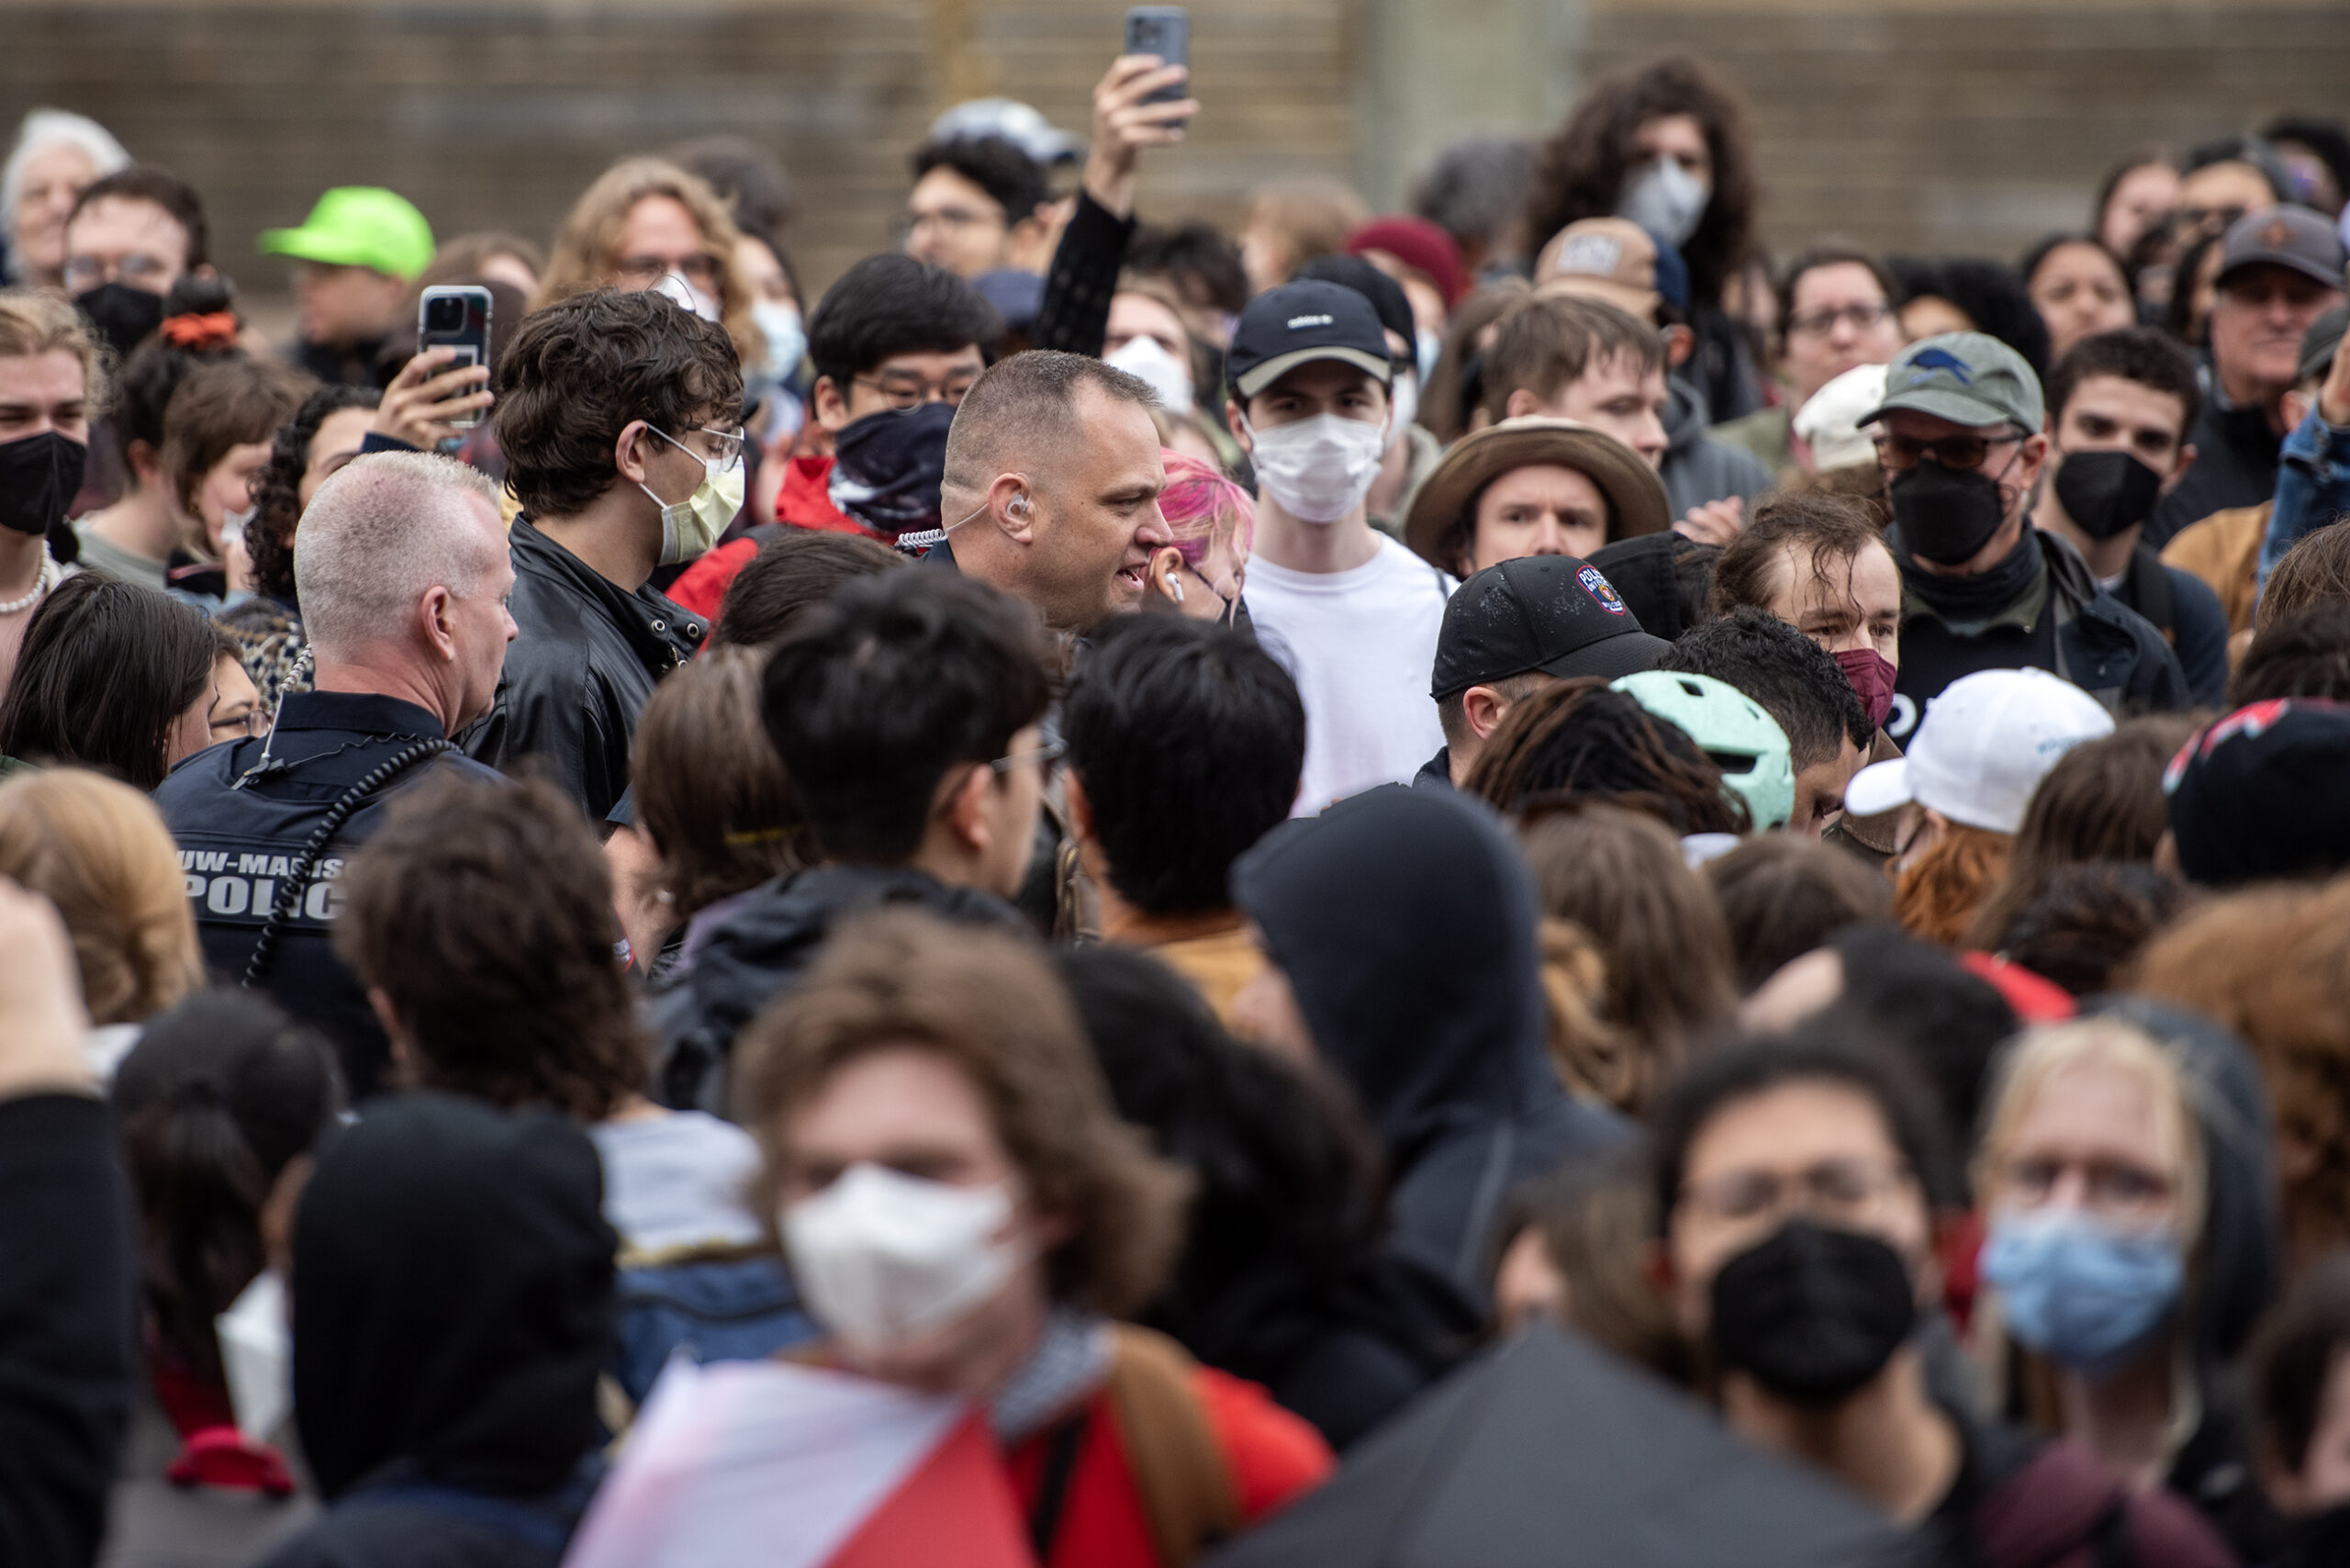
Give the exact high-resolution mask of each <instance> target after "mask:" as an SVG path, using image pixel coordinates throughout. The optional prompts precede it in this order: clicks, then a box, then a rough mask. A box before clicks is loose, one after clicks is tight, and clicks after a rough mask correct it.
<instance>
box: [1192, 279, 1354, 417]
mask: <svg viewBox="0 0 2350 1568" xmlns="http://www.w3.org/2000/svg"><path fill="white" fill-rule="evenodd" d="M1317 359H1335V360H1339V361H1342V362H1343V363H1345V364H1351V365H1353V366H1355V367H1356V368H1357V369H1359V370H1362V371H1366V372H1368V373H1369V374H1370V375H1371V378H1372V379H1373V380H1375V381H1377V382H1378V383H1379V384H1380V385H1381V386H1386V385H1387V384H1388V382H1389V381H1390V380H1391V379H1392V378H1393V375H1394V365H1393V361H1392V360H1391V358H1390V357H1389V355H1388V353H1387V332H1386V330H1385V329H1384V328H1382V327H1381V326H1380V324H1379V312H1377V311H1376V310H1374V309H1372V308H1371V301H1370V300H1368V299H1365V298H1364V297H1362V296H1361V295H1360V294H1358V293H1356V292H1355V291H1354V290H1353V289H1351V288H1348V287H1346V286H1343V285H1340V284H1335V283H1321V282H1316V281H1314V280H1310V279H1307V280H1301V281H1299V282H1296V283H1285V284H1282V285H1281V286H1280V287H1278V288H1269V289H1267V290H1265V292H1264V293H1262V294H1260V295H1259V296H1257V297H1256V298H1254V299H1252V300H1250V301H1249V302H1248V308H1247V309H1245V310H1243V311H1241V312H1240V324H1239V326H1237V328H1235V329H1234V330H1233V333H1232V349H1231V352H1230V353H1227V354H1225V370H1226V372H1227V373H1228V374H1229V375H1231V377H1232V388H1233V391H1234V392H1235V393H1237V395H1238V396H1239V398H1240V400H1241V401H1242V402H1244V403H1245V402H1247V401H1248V399H1249V398H1254V397H1255V396H1256V395H1257V394H1258V393H1259V392H1262V391H1263V390H1264V389H1265V388H1266V387H1268V386H1271V385H1272V384H1273V383H1274V382H1276V381H1279V380H1280V379H1281V377H1282V376H1284V375H1288V374H1289V373H1290V372H1291V371H1292V370H1295V369H1296V368H1297V367H1298V366H1299V365H1301V364H1312V363H1313V362H1314V361H1315V360H1317Z"/></svg>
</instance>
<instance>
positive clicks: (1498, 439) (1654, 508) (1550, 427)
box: [1404, 414, 1673, 572]
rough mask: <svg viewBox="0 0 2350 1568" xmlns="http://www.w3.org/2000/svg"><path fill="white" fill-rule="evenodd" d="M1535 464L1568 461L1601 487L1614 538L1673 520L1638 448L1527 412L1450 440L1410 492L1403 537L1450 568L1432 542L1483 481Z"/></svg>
mask: <svg viewBox="0 0 2350 1568" xmlns="http://www.w3.org/2000/svg"><path fill="white" fill-rule="evenodd" d="M1535 465H1556V466H1558V467H1561V468H1572V469H1574V470H1575V471H1576V472H1578V473H1580V474H1583V475H1586V476H1589V477H1590V479H1591V482H1592V483H1593V484H1595V485H1596V486H1598V487H1599V493H1600V494H1601V495H1603V496H1605V497H1606V498H1607V537H1608V539H1609V540H1610V541H1611V542H1613V541H1615V540H1618V539H1631V538H1636V537H1638V536H1639V535H1640V534H1643V533H1662V532H1664V531H1665V530H1666V529H1668V528H1670V527H1672V526H1673V515H1672V509H1671V507H1670V506H1669V505H1668V504H1667V503H1666V501H1665V498H1664V481H1663V480H1662V479H1660V478H1658V477H1657V475H1656V470H1655V469H1653V468H1651V467H1650V466H1649V465H1647V464H1646V463H1644V462H1642V461H1641V460H1640V455H1639V454H1638V453H1636V452H1634V451H1633V450H1632V449H1631V448H1630V447H1628V446H1626V445H1625V444H1624V443H1623V442H1620V441H1617V439H1616V438H1615V437H1614V436H1612V435H1609V434H1608V433H1607V432H1606V431H1600V430H1594V429H1593V428H1592V427H1591V426H1589V425H1586V424H1582V423H1579V422H1578V421H1576V420H1550V419H1543V418H1540V417H1539V416H1536V415H1532V414H1528V415H1525V416H1523V417H1521V418H1518V419H1515V420H1503V421H1502V422H1501V423H1499V424H1497V425H1488V426H1487V427H1486V428H1484V429H1483V430H1481V431H1477V432H1476V433H1475V434H1473V435H1467V436H1463V437H1462V438H1461V439H1460V441H1458V442H1454V443H1453V446H1452V450H1451V451H1449V452H1448V453H1446V454H1444V460H1443V461H1442V462H1440V463H1438V465H1436V468H1435V469H1434V471H1432V472H1431V473H1430V474H1429V475H1428V476H1427V483H1426V484H1423V485H1422V486H1421V487H1420V493H1419V494H1418V495H1417V496H1416V497H1415V498H1413V500H1412V510H1411V512H1410V513H1409V515H1407V516H1406V517H1405V518H1404V543H1406V544H1408V545H1410V546H1411V547H1412V551H1413V553H1414V554H1416V555H1418V556H1419V557H1420V559H1422V560H1424V561H1426V562H1427V563H1428V564H1429V565H1430V566H1435V567H1437V568H1438V570H1441V571H1447V572H1449V571H1450V570H1452V565H1451V563H1450V562H1449V561H1441V560H1438V558H1437V546H1438V543H1440V542H1441V541H1442V540H1443V538H1444V535H1445V532H1446V531H1447V530H1449V528H1450V527H1451V526H1452V525H1453V523H1455V522H1456V521H1460V519H1462V518H1464V517H1468V516H1470V515H1472V510H1471V509H1472V508H1473V507H1475V505H1476V504H1477V497H1478V496H1479V494H1481V493H1482V492H1483V490H1484V488H1485V487H1486V486H1487V485H1490V484H1492V483H1493V482H1494V480H1495V479H1498V478H1499V477H1501V476H1503V475H1504V474H1506V473H1508V472H1509V471H1510V470H1511V469H1513V468H1527V467H1533V466H1535Z"/></svg>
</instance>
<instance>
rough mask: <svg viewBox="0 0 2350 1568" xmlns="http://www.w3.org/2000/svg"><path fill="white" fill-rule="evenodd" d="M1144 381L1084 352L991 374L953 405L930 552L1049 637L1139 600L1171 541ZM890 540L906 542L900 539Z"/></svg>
mask: <svg viewBox="0 0 2350 1568" xmlns="http://www.w3.org/2000/svg"><path fill="white" fill-rule="evenodd" d="M1156 401H1157V398H1155V397H1154V396H1153V394H1152V392H1151V390H1150V387H1149V386H1147V384H1146V383H1144V382H1142V381H1141V380H1138V379H1137V378H1136V377H1135V376H1132V375H1127V374H1126V373H1125V371H1123V370H1114V369H1113V368H1111V367H1110V366H1109V365H1106V364H1102V362H1101V361H1100V360H1098V359H1093V358H1091V357H1089V356H1087V355H1084V354H1073V353H1054V352H1052V351H1050V350H1043V349H1039V350H1035V351H1034V352H1032V353H1024V354H1014V355H1013V357H1012V358H1010V359H1007V360H1004V361H1002V362H1001V363H999V364H995V365H993V366H992V367H990V369H989V371H988V372H987V374H986V375H982V376H980V377H979V380H978V381H976V382H974V383H973V384H972V386H971V389H970V391H969V392H968V393H966V394H965V395H964V398H963V401H962V404H961V406H960V407H958V408H957V409H956V410H955V426H954V429H953V430H952V431H949V432H948V434H947V437H946V477H945V479H944V480H943V481H942V482H941V484H940V486H939V501H940V508H939V510H940V513H941V515H942V516H944V517H945V518H946V519H947V520H948V521H947V525H946V528H945V529H944V530H943V531H942V536H941V538H940V539H939V541H938V542H937V543H935V544H934V545H933V546H932V548H931V553H930V557H929V558H930V559H932V560H934V561H939V562H941V563H942V564H944V563H952V564H953V565H954V566H957V567H959V568H961V569H962V571H963V572H964V573H965V574H967V575H968V576H970V577H977V578H979V580H980V581H982V582H984V583H986V584H987V585H988V586H989V587H990V588H1001V589H1002V591H1003V592H1005V593H1008V594H1010V595H1012V596H1013V598H1015V599H1021V600H1024V602H1025V603H1026V604H1027V605H1028V607H1029V608H1030V609H1032V610H1035V612H1036V613H1037V615H1038V616H1039V617H1041V618H1042V619H1043V621H1044V622H1045V624H1046V626H1047V627H1049V628H1051V629H1052V630H1054V631H1056V632H1083V631H1086V630H1088V629H1089V628H1091V626H1092V625H1093V624H1094V623H1095V622H1099V621H1100V620H1101V619H1102V617H1103V616H1105V615H1109V614H1112V613H1114V612H1116V611H1119V610H1132V609H1134V608H1136V606H1137V605H1139V604H1140V603H1141V602H1142V595H1143V583H1144V578H1145V576H1146V574H1147V568H1148V566H1149V565H1150V553H1151V551H1153V550H1154V549H1157V548H1158V546H1160V545H1163V544H1171V543H1174V542H1175V541H1174V535H1173V534H1171V533H1170V532H1168V528H1167V520H1166V519H1165V518H1163V517H1161V516H1160V515H1159V512H1158V492H1159V490H1160V489H1161V488H1162V487H1164V486H1165V485H1166V483H1167V470H1166V469H1165V468H1164V467H1163V466H1162V465H1160V462H1159V456H1158V451H1159V448H1158V428H1157V427H1156V426H1155V425H1153V424H1152V423H1151V420H1150V409H1151V406H1152V404H1153V403H1155V402H1156ZM899 543H901V544H903V543H908V541H906V540H903V539H901V540H900V542H899Z"/></svg>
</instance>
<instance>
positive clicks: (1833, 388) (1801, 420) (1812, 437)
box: [1790, 364, 1886, 468]
mask: <svg viewBox="0 0 2350 1568" xmlns="http://www.w3.org/2000/svg"><path fill="white" fill-rule="evenodd" d="M1885 375H1886V367H1885V366H1884V365H1881V364H1856V365H1854V366H1853V367H1852V369H1850V370H1848V371H1846V372H1844V373H1843V374H1842V375H1839V376H1837V377H1836V378H1835V379H1834V380H1832V381H1830V382H1829V383H1828V384H1827V385H1826V386H1822V387H1821V388H1820V389H1819V390H1818V391H1817V392H1814V393H1813V394H1812V395H1811V396H1810V397H1809V398H1806V399H1805V400H1804V405H1803V407H1802V408H1800V409H1796V415H1795V418H1794V420H1791V421H1790V423H1791V424H1792V425H1793V426H1794V428H1795V432H1796V434H1797V435H1799V436H1801V437H1803V439H1804V441H1805V442H1806V444H1807V445H1808V446H1809V447H1810V448H1811V460H1812V463H1813V465H1814V466H1816V467H1820V468H1850V467H1852V466H1854V465H1857V464H1862V463H1874V462H1875V461H1876V437H1875V435H1874V433H1873V432H1872V431H1867V430H1863V428H1862V427H1861V416H1862V415H1863V414H1865V413H1867V412H1868V411H1869V410H1870V409H1874V408H1875V407H1876V406H1877V405H1879V404H1880V403H1883V402H1884V401H1885Z"/></svg>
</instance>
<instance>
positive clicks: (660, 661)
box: [457, 517, 707, 823]
mask: <svg viewBox="0 0 2350 1568" xmlns="http://www.w3.org/2000/svg"><path fill="white" fill-rule="evenodd" d="M509 543H510V547H511V549H512V551H513V558H514V597H513V599H511V600H510V601H509V607H510V609H511V610H512V611H513V615H514V624H515V625H516V627H518V628H519V631H518V633H517V634H516V636H515V638H514V641H513V642H512V643H511V644H509V645H508V647H507V649H506V673H505V674H504V675H503V676H502V677H500V678H499V679H498V700H497V703H496V704H495V705H494V706H493V707H492V708H491V709H490V711H489V713H488V716H487V717H486V718H484V719H482V720H481V721H480V722H477V723H476V724H474V725H472V726H471V727H470V728H468V729H467V730H466V731H465V733H464V734H462V735H460V736H458V737H457V738H458V741H459V743H460V744H461V745H464V748H465V751H466V752H467V754H469V755H470V756H474V757H476V758H477V759H478V760H480V761H483V762H487V763H488V764H489V765H491V766H492V767H510V766H511V765H512V764H513V763H515V762H517V761H519V760H520V759H521V758H523V757H526V756H536V757H539V758H541V759H542V762H543V766H544V767H546V768H547V772H548V776H549V777H550V778H553V779H554V781H555V782H556V783H557V784H558V785H560V786H561V787H562V788H563V789H564V790H565V792H567V793H568V794H569V795H570V796H571V798H572V799H573V800H575V801H578V802H579V805H580V809H581V810H583V811H585V812H587V813H588V821H589V822H594V823H600V822H603V821H604V820H605V819H606V818H607V817H608V816H609V815H610V812H611V810H612V807H613V805H614V804H615V803H617V802H618V801H619V800H620V798H621V792H622V791H623V790H626V789H627V788H628V753H629V743H630V741H631V740H632V738H633V737H634V736H635V734H636V716H637V715H638V714H639V713H641V712H643V711H644V702H645V699H647V698H649V697H651V696H652V695H653V688H654V686H655V684H656V683H658V682H659V680H660V679H661V678H662V677H663V676H665V675H666V674H668V673H669V672H670V671H671V670H673V669H675V668H677V666H679V665H681V664H683V663H685V661H686V660H687V659H688V658H690V657H692V656H693V652H694V650H695V649H696V648H697V647H699V645H700V644H701V639H702V633H704V632H705V631H706V630H707V628H706V627H704V626H703V625H702V623H701V618H700V617H699V616H697V615H695V614H693V613H692V612H691V611H690V610H685V609H682V608H680V607H679V606H678V605H677V604H675V603H673V602H671V601H670V600H669V599H665V598H663V597H662V596H661V595H660V594H658V593H656V592H655V591H654V590H653V589H652V588H639V589H637V590H636V591H635V592H634V593H627V592H624V591H622V590H621V588H620V587H619V586H618V585H616V584H614V583H613V582H611V581H610V579H608V578H606V577H603V576H602V575H601V574H600V573H599V572H597V571H596V570H595V569H594V568H593V567H591V566H588V564H587V563H586V562H584V561H582V560H580V559H579V557H578V556H576V555H574V554H572V553H571V552H570V551H568V550H565V548H564V547H563V546H562V545H560V544H557V543H555V542H554V540H552V539H549V538H548V537H547V536H546V535H545V534H543V533H541V532H539V531H538V530H537V529H535V528H533V527H532V526H531V521H530V519H528V518H520V517H518V518H516V519H515V520H514V528H513V532H511V534H510V535H509Z"/></svg>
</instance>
